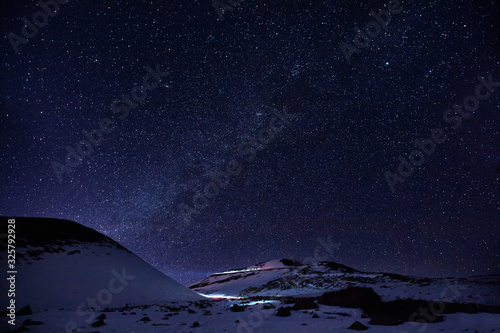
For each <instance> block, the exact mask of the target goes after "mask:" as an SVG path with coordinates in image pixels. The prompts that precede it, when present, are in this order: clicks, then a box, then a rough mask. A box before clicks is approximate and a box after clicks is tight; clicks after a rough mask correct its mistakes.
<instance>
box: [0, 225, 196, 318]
mask: <svg viewBox="0 0 500 333" xmlns="http://www.w3.org/2000/svg"><path fill="white" fill-rule="evenodd" d="M0 220H1V230H2V232H5V231H6V230H7V219H0ZM15 221H16V222H15V231H16V232H15V236H16V242H15V246H16V270H17V274H16V281H15V282H16V283H15V284H16V292H15V294H16V296H15V300H16V307H17V308H18V309H20V308H22V307H23V306H26V305H29V306H30V307H31V309H32V310H33V311H38V310H44V309H59V308H63V309H70V310H75V309H77V308H79V309H80V310H84V309H85V308H87V307H94V308H96V306H95V304H96V305H97V307H101V308H106V307H120V306H125V305H126V304H129V305H139V304H151V303H155V302H160V301H181V300H182V301H185V300H199V299H202V298H203V297H202V296H200V295H198V294H197V293H195V292H193V291H191V290H189V289H188V288H186V287H185V286H183V285H181V284H180V283H178V282H176V281H174V280H172V279H171V278H169V277H168V276H165V275H164V274H163V273H161V272H159V271H158V270H156V269H155V268H153V267H152V266H151V265H149V264H148V263H146V262H145V261H143V260H142V259H141V258H139V257H137V256H136V255H135V254H133V253H132V252H130V251H128V250H127V249H126V248H124V247H123V246H121V245H120V244H118V243H117V242H115V241H113V240H112V239H110V238H109V237H107V236H105V235H103V234H101V233H99V232H97V231H95V230H93V229H90V228H87V227H85V226H82V225H81V224H78V223H76V222H72V221H68V220H58V219H45V218H15ZM0 244H1V245H0V250H1V251H2V253H7V244H6V239H5V238H3V239H2V242H1V243H0ZM1 258H2V259H1V262H0V266H1V267H3V268H4V267H7V262H6V257H5V256H4V255H2V256H1ZM7 283H8V281H7V280H6V279H5V278H3V279H1V281H0V288H1V290H2V293H3V292H4V291H6V290H8V289H9V288H8V284H7ZM88 298H91V299H94V301H92V300H90V301H89V300H88ZM7 301H8V300H7V298H5V297H2V298H1V306H2V309H5V308H6V307H7V303H6V302H7ZM92 304H94V305H92Z"/></svg>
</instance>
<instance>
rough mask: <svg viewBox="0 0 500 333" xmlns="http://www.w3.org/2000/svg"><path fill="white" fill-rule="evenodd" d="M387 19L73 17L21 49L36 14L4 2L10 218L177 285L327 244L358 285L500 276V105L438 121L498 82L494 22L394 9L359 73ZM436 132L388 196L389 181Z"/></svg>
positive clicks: (306, 14) (253, 14) (488, 15)
mask: <svg viewBox="0 0 500 333" xmlns="http://www.w3.org/2000/svg"><path fill="white" fill-rule="evenodd" d="M385 3H386V2H383V1H370V2H368V1H362V2H359V1H356V2H352V1H347V0H345V1H323V2H322V1H290V2H287V3H286V4H283V2H273V4H265V5H264V4H262V3H261V2H258V1H251V0H245V1H243V2H241V4H240V6H239V8H237V9H234V10H233V11H227V12H225V13H223V14H222V15H223V17H224V20H221V19H220V17H219V15H218V13H217V12H216V10H215V9H214V8H213V6H212V5H211V1H210V0H206V1H205V0H200V1H195V0H189V1H147V2H139V1H99V2H90V1H84V0H80V1H70V2H69V3H67V4H64V5H59V7H60V8H59V11H58V12H56V13H52V14H53V16H50V15H49V16H48V17H47V20H46V21H47V22H46V24H45V25H44V22H43V15H42V16H40V15H38V16H37V17H38V20H42V21H40V22H41V23H40V25H42V26H41V27H39V28H37V29H38V31H37V32H36V33H33V32H32V36H31V37H30V38H26V39H25V41H26V43H22V42H19V40H20V39H19V40H17V39H13V38H14V37H13V35H11V34H10V33H13V34H16V35H18V36H19V38H21V39H22V38H24V37H23V35H22V33H23V31H22V26H23V22H22V17H23V16H26V18H27V19H28V20H30V22H33V21H32V20H33V14H35V13H37V12H39V11H40V10H41V7H40V6H39V5H37V4H36V2H33V1H10V4H8V3H7V2H2V4H1V5H0V6H2V7H1V8H0V12H1V13H2V14H1V32H2V36H3V40H2V46H1V54H0V58H1V59H0V64H1V66H2V75H1V77H0V108H1V113H0V121H1V123H0V126H1V127H0V147H1V148H0V149H1V150H0V163H1V165H2V168H1V171H0V182H1V183H0V184H1V188H0V200H1V201H0V202H1V203H0V214H1V215H9V216H38V217H55V218H65V219H71V220H74V221H77V222H79V223H82V224H84V225H86V226H89V227H92V228H95V229H96V230H98V231H100V232H103V233H104V234H106V235H108V236H110V237H112V238H113V239H115V240H117V241H119V242H120V243H121V244H123V245H124V246H126V247H127V248H129V249H130V250H132V251H133V252H135V253H137V254H138V255H139V256H141V257H142V258H143V259H145V260H146V261H148V262H150V263H151V264H153V265H154V266H155V267H157V268H158V269H160V270H161V271H163V272H165V273H166V274H168V275H170V276H172V277H173V278H175V279H178V280H180V281H181V282H184V283H187V282H193V281H194V280H197V279H199V278H202V277H204V276H205V275H208V274H209V273H211V272H216V271H221V270H227V269H230V268H238V267H242V266H249V265H252V264H255V263H257V262H261V261H265V260H270V259H276V258H291V259H297V260H301V259H304V258H305V257H311V256H314V252H315V250H316V249H317V247H318V245H319V244H320V243H319V242H318V241H317V238H318V237H322V239H325V238H326V237H327V236H328V237H329V238H330V240H331V241H332V242H334V243H339V244H340V245H339V246H338V247H337V248H335V250H333V251H331V253H330V254H327V255H326V253H327V252H326V251H324V249H321V248H320V252H319V253H320V254H321V256H322V257H323V258H324V257H328V260H332V261H337V262H340V263H342V264H345V265H348V266H351V267H354V268H357V269H362V270H376V271H390V272H396V273H402V274H413V275H426V276H442V275H458V276H464V275H474V274H485V273H499V272H500V260H499V257H498V256H499V253H500V251H499V250H500V241H499V240H498V237H497V236H496V234H497V232H496V231H497V230H499V227H500V184H499V181H500V135H499V128H500V119H499V116H498V110H499V105H500V88H496V87H495V85H494V83H492V87H490V89H491V91H488V90H487V89H488V87H486V88H481V89H482V90H480V93H482V94H483V95H482V96H484V95H485V94H486V92H489V96H488V97H487V98H484V100H481V101H480V102H479V106H478V108H477V110H475V111H474V112H473V113H471V115H470V116H469V115H467V116H468V117H467V116H465V117H464V116H459V113H458V112H455V111H453V112H452V113H450V114H449V116H450V117H460V119H462V122H461V123H460V126H458V127H457V128H453V125H455V124H456V122H457V121H458V120H457V119H458V118H454V119H455V120H449V121H448V122H446V121H445V120H444V119H443V114H444V113H445V112H446V110H448V109H450V108H452V106H453V105H454V104H462V103H463V101H464V98H466V97H468V96H475V95H474V94H475V89H476V86H477V85H478V84H480V83H481V81H480V79H478V76H481V77H485V78H486V80H488V75H491V79H490V80H491V81H494V82H499V81H500V66H499V59H498V54H499V52H498V51H499V47H498V46H499V44H498V42H499V36H498V31H499V27H498V19H497V18H498V17H499V9H498V8H499V7H500V6H498V2H497V1H490V2H481V5H480V4H479V2H476V1H425V2H424V1H412V2H408V1H404V2H401V4H400V5H399V7H401V8H402V12H401V13H396V12H394V13H393V14H392V15H391V21H390V22H389V23H388V24H387V26H386V27H385V29H383V30H382V31H381V32H380V33H379V34H378V35H376V36H374V37H373V38H372V39H371V41H370V43H369V45H368V46H366V47H363V45H362V44H359V43H358V44H359V45H358V46H359V48H358V50H359V52H355V53H353V54H352V56H351V61H350V63H348V62H347V61H346V59H345V57H344V54H343V53H342V50H341V47H340V46H339V45H340V43H346V44H349V45H351V47H355V46H356V45H355V42H354V41H353V39H354V38H355V35H356V31H355V30H354V28H355V27H360V28H362V29H363V30H364V27H365V25H366V24H367V23H369V22H370V21H373V20H374V18H373V17H371V16H370V12H371V11H372V10H373V11H375V12H378V11H379V10H380V9H383V8H385V9H384V10H387V9H390V8H387V7H385ZM399 7H397V8H399ZM50 8H52V9H53V7H49V9H47V10H49V11H50V10H52V9H50ZM28 32H29V31H28ZM374 32H376V31H375V30H372V33H373V34H374V35H375V33H374ZM9 36H10V38H9ZM10 40H15V41H16V42H14V44H16V47H17V48H18V49H19V52H18V53H16V52H15V50H14V47H13V46H12V43H11V41H10ZM359 42H360V43H362V42H363V41H362V40H361V39H360V40H359ZM17 44H18V45H17ZM360 45H361V46H360ZM147 67H149V68H150V70H149V71H148V70H147V69H146V68H147ZM151 72H156V76H157V77H156V78H154V75H151ZM164 72H165V73H166V72H168V73H169V75H168V76H167V75H166V74H164ZM148 73H150V74H149V77H146V78H145V76H146V75H147V74H148ZM158 73H161V75H160V74H158ZM144 80H145V81H144ZM159 81H160V82H159ZM158 82H159V83H158ZM143 84H148V85H149V86H151V89H150V90H142V91H141V89H140V88H139V87H140V86H141V85H143ZM153 86H156V87H153ZM135 87H138V88H137V89H135V90H134V88H135ZM495 89H496V90H495ZM132 93H133V94H134V95H135V96H136V97H137V96H139V97H140V95H141V94H143V98H141V99H142V102H141V103H139V102H134V101H133V98H132V95H131V94H132ZM144 94H145V95H144ZM139 97H138V98H139ZM127 98H132V100H130V101H129V102H127V101H126V99H127ZM115 101H116V102H115ZM127 103H128V104H127ZM136 104H137V105H136ZM112 106H113V107H112ZM450 112H451V111H450ZM277 113H278V114H279V116H278V115H277ZM125 114H126V115H125ZM284 114H285V115H286V114H289V115H295V116H289V118H287V117H286V116H284ZM280 117H281V118H280ZM111 121H112V123H111ZM273 126H274V127H273ZM102 128H104V130H108V133H102V132H101V133H102V137H100V135H99V134H98V133H97V132H94V136H93V137H92V138H93V139H89V138H87V137H86V136H85V134H84V133H83V131H87V132H90V131H92V130H96V129H98V130H102ZM278 128H279V130H278ZM436 128H440V129H441V130H442V131H443V135H446V138H447V139H446V141H444V142H442V143H438V144H436V147H435V148H434V152H433V153H432V154H429V155H425V161H424V162H423V163H422V165H421V166H417V167H414V170H413V173H412V174H411V175H409V176H408V177H406V178H405V177H402V176H399V177H402V178H400V179H404V182H402V183H397V184H396V185H395V186H394V192H393V191H392V190H391V187H390V186H389V185H388V182H387V181H386V179H385V177H384V174H385V173H386V172H391V173H392V174H394V175H397V173H398V171H397V170H398V165H399V163H400V161H399V160H398V156H401V157H402V158H404V159H406V160H408V159H409V155H410V154H411V153H412V152H413V151H414V150H415V149H416V148H417V147H416V145H415V140H424V139H430V138H432V130H433V129H436ZM96 133H97V134H96ZM253 139H255V141H252V140H253ZM82 140H87V141H88V140H94V143H96V142H97V143H99V144H98V145H96V144H92V143H89V144H86V143H85V141H84V143H83V144H80V145H79V142H80V141H82ZM259 142H260V143H259ZM66 147H69V148H68V149H69V151H72V150H73V149H74V150H75V152H76V153H78V151H77V150H78V148H80V155H81V154H86V155H87V156H83V157H81V164H78V158H77V159H76V162H75V160H71V158H70V159H69V160H68V161H66V156H67V154H68V150H67V148H66ZM417 155H418V154H417ZM417 155H415V156H417ZM421 156H424V155H423V153H422V154H421ZM73 158H74V156H73ZM66 162H69V164H67V163H66ZM54 163H56V164H54ZM57 163H60V164H57ZM72 163H73V166H71V164H72ZM54 165H57V166H58V168H60V169H59V172H61V178H62V181H60V180H59V179H58V176H57V174H56V172H55V171H54V169H53V166H54ZM228 166H231V167H233V168H232V169H231V170H232V171H233V173H228V176H227V177H229V178H228V179H223V178H224V177H223V175H224V173H223V174H222V176H221V174H220V170H222V171H224V172H229V171H228ZM61 168H67V169H64V170H65V171H69V170H72V172H70V173H67V172H62V171H61V170H63V169H61ZM214 174H219V178H218V179H216V178H217V177H216V176H214ZM221 177H222V178H221ZM217 180H218V184H217ZM225 180H226V181H225ZM211 183H213V185H210V184H211ZM226 183H227V184H226ZM207 186H208V187H207ZM221 186H224V187H225V188H221ZM197 191H200V195H198V197H197V198H198V201H196V202H197V205H198V206H197V207H195V203H193V197H194V196H195V195H196V194H197ZM204 191H209V192H208V194H203V193H204ZM210 191H211V192H210ZM202 195H203V196H204V197H202ZM206 195H208V196H212V198H207V196H206ZM180 207H184V208H180ZM186 207H189V208H186ZM194 209H197V212H196V213H193V210H194ZM182 211H184V213H182ZM186 211H188V212H189V211H190V212H192V214H191V216H190V218H189V222H186V213H185V212H186ZM188 215H189V214H188ZM316 252H317V253H318V251H316Z"/></svg>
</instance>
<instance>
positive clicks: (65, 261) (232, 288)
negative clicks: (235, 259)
mask: <svg viewBox="0 0 500 333" xmlns="http://www.w3.org/2000/svg"><path fill="white" fill-rule="evenodd" d="M0 227H1V228H2V231H0V233H2V234H3V233H4V232H5V231H4V230H7V226H6V219H2V218H0ZM6 239H7V238H6V235H5V234H3V235H0V241H1V243H0V250H2V251H5V252H4V253H6V251H7V249H6V247H7V246H6ZM15 245H16V259H17V262H16V271H17V273H16V281H15V284H16V285H15V292H16V296H15V300H16V307H17V309H16V310H17V313H16V322H15V325H10V324H8V322H7V320H9V318H7V317H5V314H4V315H2V317H3V320H2V321H1V322H0V332H20V331H29V332H41V333H51V332H58V333H59V332H85V333H90V332H147V333H151V332H175V333H187V332H195V333H202V332H203V333H213V332H237V333H241V332H253V333H288V332H290V331H293V332H304V333H317V332H352V331H353V330H368V331H369V332H374V333H382V332H384V333H387V332H392V333H402V332H408V333H409V332H417V331H418V332H422V331H423V330H425V331H426V332H429V333H435V332H436V333H437V332H493V331H495V330H497V329H498V327H500V308H499V307H495V306H488V304H489V305H493V304H497V303H498V298H497V296H498V293H497V291H498V286H499V280H498V276H488V277H475V278H470V279H448V280H446V279H423V278H415V277H407V276H402V275H396V274H384V273H365V272H360V271H357V270H354V269H352V268H349V267H347V266H344V265H340V264H336V263H332V262H321V263H318V264H315V265H304V264H302V263H300V262H297V261H292V260H286V259H282V260H272V261H268V262H263V263H260V264H257V265H253V266H251V267H248V268H243V269H234V270H231V271H226V272H222V273H216V274H213V275H211V276H210V277H208V278H206V279H203V280H202V281H200V282H198V283H196V284H194V285H193V286H191V288H192V289H193V290H196V291H200V292H201V293H203V294H209V295H210V297H203V296H201V295H200V294H198V293H196V292H194V291H192V290H189V289H188V288H187V287H184V286H182V285H180V284H179V283H177V282H175V281H173V280H172V279H170V278H169V277H167V276H165V275H164V274H162V273H160V272H159V271H157V270H156V269H154V268H153V267H151V266H150V265H149V264H147V263H146V262H144V261H143V260H141V259H140V258H139V257H137V256H136V255H134V254H133V253H131V252H130V251H128V250H127V249H125V248H124V247H123V246H121V245H120V244H118V243H116V242H115V241H113V240H111V239H110V238H108V237H106V236H104V235H102V234H100V233H99V232H97V231H95V230H92V229H89V228H86V227H84V226H82V225H80V224H78V223H75V222H71V221H66V220H55V219H32V218H16V243H15ZM0 258H1V261H0V265H1V266H2V267H7V262H5V261H6V260H5V259H4V258H5V256H1V257H0ZM6 281H7V280H6V279H4V278H2V279H1V282H0V288H2V290H3V291H2V292H4V291H6V290H8V288H9V287H10V285H8V284H7V283H6ZM224 295H227V296H224ZM410 298H412V299H410ZM0 300H1V302H2V304H1V306H2V307H4V309H5V307H6V300H7V298H5V297H2V298H0ZM426 300H427V301H426ZM430 300H433V302H431V301H430ZM25 305H29V306H30V308H29V309H27V308H23V307H24V306H25ZM21 308H23V309H22V310H21V311H19V310H20V309H21ZM4 311H5V310H0V312H4ZM422 311H426V312H425V313H423V314H422Z"/></svg>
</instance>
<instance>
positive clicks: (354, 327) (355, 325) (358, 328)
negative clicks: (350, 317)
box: [348, 321, 368, 331]
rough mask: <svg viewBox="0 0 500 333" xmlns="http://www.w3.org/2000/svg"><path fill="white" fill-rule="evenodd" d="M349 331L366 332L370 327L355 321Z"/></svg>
mask: <svg viewBox="0 0 500 333" xmlns="http://www.w3.org/2000/svg"><path fill="white" fill-rule="evenodd" d="M348 329H350V330H354V331H366V330H367V329H368V327H367V326H365V325H363V324H361V323H360V322H359V321H355V322H354V323H352V325H351V326H349V327H348Z"/></svg>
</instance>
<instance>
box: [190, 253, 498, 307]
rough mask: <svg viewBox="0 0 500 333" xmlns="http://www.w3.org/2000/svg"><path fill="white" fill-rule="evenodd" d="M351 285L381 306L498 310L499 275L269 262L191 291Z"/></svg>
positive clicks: (243, 292) (301, 292) (261, 292)
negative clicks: (408, 301)
mask: <svg viewBox="0 0 500 333" xmlns="http://www.w3.org/2000/svg"><path fill="white" fill-rule="evenodd" d="M356 286H357V287H369V288H372V289H373V290H374V291H375V292H376V293H377V294H378V295H380V296H381V297H382V299H383V300H384V301H390V300H395V299H405V298H413V299H425V300H434V299H441V298H445V299H453V300H455V301H457V302H476V303H481V304H488V305H500V297H499V296H500V295H499V291H500V275H488V276H477V277H471V278H439V279H429V278H418V277H410V276H405V275H399V274H390V273H373V272H360V271H357V270H355V269H353V268H350V267H347V266H344V265H341V264H337V263H334V262H327V261H323V262H319V263H317V264H314V265H305V264H302V263H300V262H298V261H293V260H288V259H282V260H272V261H268V262H263V263H260V264H257V265H253V266H250V267H248V268H242V269H234V270H229V271H225V272H221V273H216V274H212V275H211V276H209V277H207V278H205V279H203V280H201V281H198V282H196V283H194V284H192V285H191V286H190V288H191V289H192V290H195V291H197V292H200V293H203V294H206V295H227V296H243V297H251V296H317V295H320V294H322V293H324V292H327V291H332V290H340V289H344V288H347V287H356ZM442 294H443V295H442Z"/></svg>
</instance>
